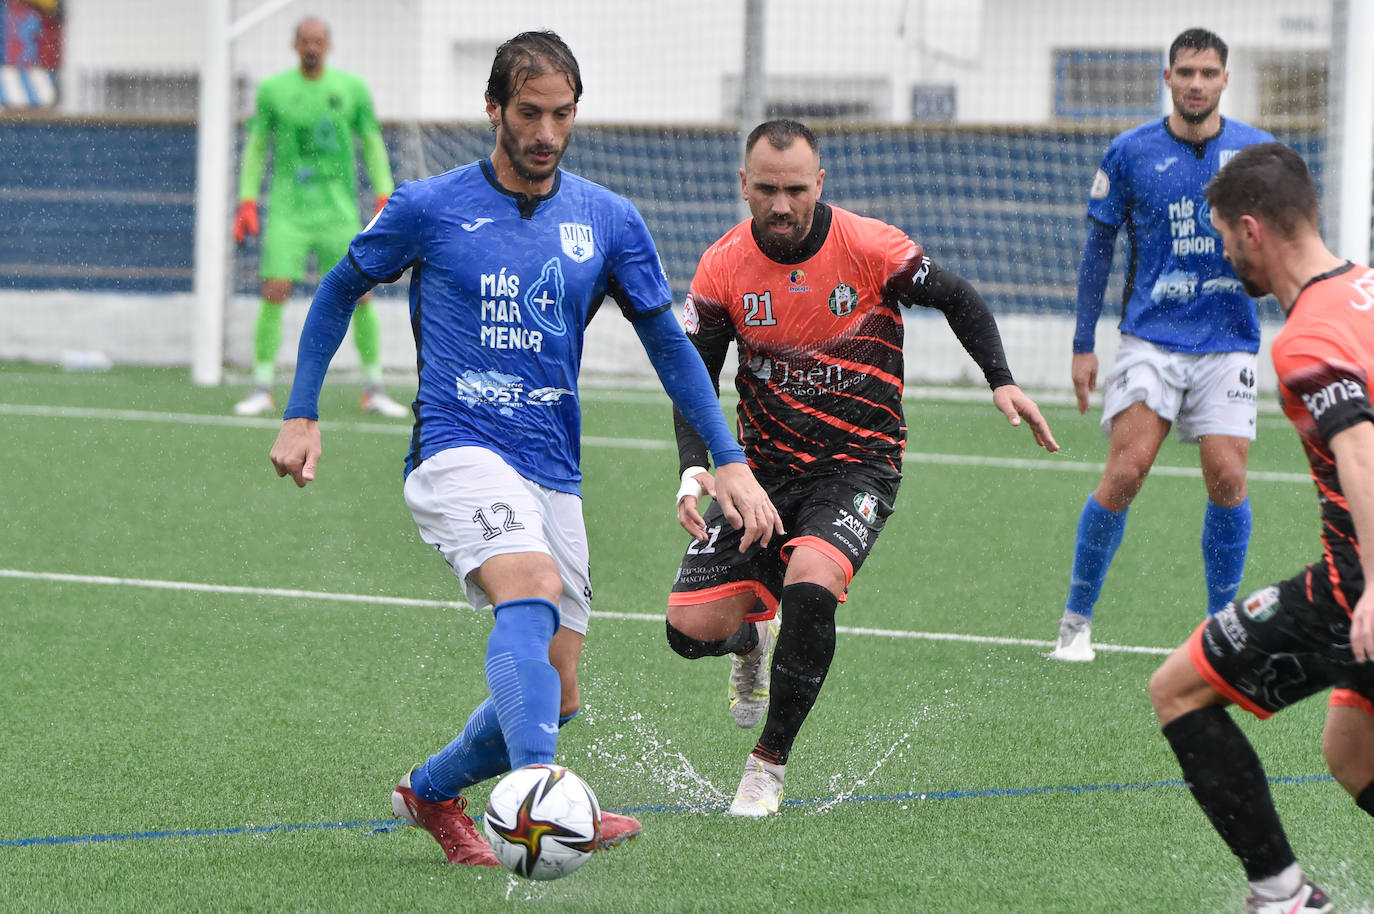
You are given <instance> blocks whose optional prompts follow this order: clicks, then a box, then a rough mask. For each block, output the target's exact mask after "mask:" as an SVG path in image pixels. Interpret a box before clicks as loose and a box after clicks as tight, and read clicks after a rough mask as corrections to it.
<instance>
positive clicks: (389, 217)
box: [348, 181, 428, 282]
mask: <svg viewBox="0 0 1374 914" xmlns="http://www.w3.org/2000/svg"><path fill="white" fill-rule="evenodd" d="M427 190H428V187H427V186H426V185H425V184H424V182H413V181H407V182H405V183H404V184H402V185H401V186H400V187H398V188H396V190H395V191H394V192H393V193H392V194H391V197H390V198H389V199H388V200H387V203H386V206H384V207H382V211H381V212H379V213H377V215H376V216H374V217H373V218H372V221H371V222H369V223H368V224H367V225H366V226H364V227H363V230H362V231H361V232H359V233H358V234H357V235H355V236H354V237H353V241H352V243H350V244H349V246H348V254H349V257H350V258H351V259H352V260H353V265H354V266H355V267H357V269H358V271H359V272H361V273H362V274H363V275H364V276H366V277H368V278H370V279H371V280H372V281H373V282H395V281H396V280H397V279H398V278H400V276H401V274H402V273H404V272H405V270H406V267H408V266H410V265H411V264H412V263H413V262H414V261H415V260H416V258H417V257H418V256H419V252H420V247H421V236H422V234H423V231H424V229H423V226H422V224H421V223H422V214H423V212H424V210H425V208H426V199H427V193H426V192H427Z"/></svg>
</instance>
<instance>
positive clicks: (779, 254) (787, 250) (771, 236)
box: [754, 219, 810, 258]
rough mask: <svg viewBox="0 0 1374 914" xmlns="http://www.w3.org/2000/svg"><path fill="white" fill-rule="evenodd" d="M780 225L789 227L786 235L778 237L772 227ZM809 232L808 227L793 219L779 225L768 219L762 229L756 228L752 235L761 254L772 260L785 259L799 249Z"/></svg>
mask: <svg viewBox="0 0 1374 914" xmlns="http://www.w3.org/2000/svg"><path fill="white" fill-rule="evenodd" d="M780 224H786V225H790V226H791V229H790V230H789V231H788V232H787V234H785V235H779V234H778V233H776V232H774V231H773V226H774V225H780ZM809 231H810V226H803V225H802V224H801V223H800V222H797V221H796V220H795V219H791V220H788V222H786V223H779V222H776V221H774V220H772V219H770V220H769V221H768V222H766V223H765V224H764V225H763V227H762V228H757V227H756V231H755V232H754V235H755V237H756V238H757V239H758V242H759V248H760V249H761V250H762V251H763V253H765V254H767V255H768V256H769V257H773V258H786V257H789V256H791V255H792V253H793V252H794V251H796V250H797V248H799V247H801V243H802V242H803V241H805V240H806V235H807V232H809Z"/></svg>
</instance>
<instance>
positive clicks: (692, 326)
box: [682, 292, 701, 333]
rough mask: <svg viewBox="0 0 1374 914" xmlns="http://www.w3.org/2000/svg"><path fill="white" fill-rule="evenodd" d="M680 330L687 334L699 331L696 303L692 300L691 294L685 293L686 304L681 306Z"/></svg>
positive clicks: (699, 317) (699, 323) (699, 319)
mask: <svg viewBox="0 0 1374 914" xmlns="http://www.w3.org/2000/svg"><path fill="white" fill-rule="evenodd" d="M682 329H683V330H686V331H687V332H688V333H696V332H697V331H698V330H700V329H701V316H700V315H699V314H697V303H696V302H695V301H693V300H692V293H691V292H688V293H687V302H686V303H685V304H684V305H683V306H682Z"/></svg>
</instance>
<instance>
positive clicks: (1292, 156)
mask: <svg viewBox="0 0 1374 914" xmlns="http://www.w3.org/2000/svg"><path fill="white" fill-rule="evenodd" d="M1207 205H1208V206H1210V207H1211V208H1212V212H1213V213H1215V214H1216V215H1218V216H1219V217H1221V218H1222V219H1223V220H1225V221H1226V223H1227V224H1228V225H1233V224H1235V223H1236V222H1237V221H1238V220H1239V219H1240V217H1241V216H1246V215H1249V216H1254V217H1255V218H1256V219H1259V220H1261V221H1263V222H1266V223H1268V224H1269V225H1271V226H1273V227H1274V228H1275V229H1277V230H1278V232H1279V234H1280V235H1282V236H1283V237H1285V238H1292V237H1293V236H1294V235H1295V234H1296V233H1297V230H1298V228H1299V227H1300V226H1302V225H1310V226H1316V225H1319V224H1320V222H1321V203H1320V201H1319V200H1318V198H1317V186H1316V184H1314V183H1313V181H1312V175H1311V173H1310V172H1309V171H1308V170H1307V163H1305V162H1304V161H1303V160H1302V156H1300V155H1298V154H1297V153H1296V152H1294V151H1293V150H1291V149H1289V148H1288V147H1287V146H1285V145H1283V144H1282V143H1258V144H1256V145H1254V146H1246V147H1245V148H1244V149H1242V150H1241V151H1240V152H1238V153H1236V154H1235V157H1234V158H1232V159H1231V161H1229V162H1227V163H1226V165H1225V166H1223V167H1222V169H1221V170H1220V171H1218V172H1217V173H1216V174H1215V175H1213V176H1212V180H1211V181H1209V182H1207Z"/></svg>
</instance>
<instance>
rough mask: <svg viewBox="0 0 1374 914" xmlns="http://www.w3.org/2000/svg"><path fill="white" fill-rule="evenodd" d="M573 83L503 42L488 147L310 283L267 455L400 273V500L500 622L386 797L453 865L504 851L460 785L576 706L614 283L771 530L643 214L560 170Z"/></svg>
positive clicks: (626, 831) (552, 740) (300, 466)
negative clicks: (405, 410)
mask: <svg viewBox="0 0 1374 914" xmlns="http://www.w3.org/2000/svg"><path fill="white" fill-rule="evenodd" d="M581 94H582V78H581V75H580V71H579V68H578V65H577V60H576V59H575V58H574V57H573V54H572V52H571V51H570V50H569V49H568V47H567V45H566V44H564V43H563V41H562V39H560V38H559V37H558V36H557V35H555V34H553V33H552V32H524V33H521V34H520V35H517V36H515V37H514V38H512V39H510V40H509V41H507V42H506V43H505V44H503V45H501V47H500V48H498V49H497V52H496V58H495V60H494V61H493V63H492V69H491V75H490V78H489V80H488V83H487V95H486V100H487V116H488V118H489V119H490V121H491V124H492V127H493V128H494V129H495V132H496V148H495V149H494V150H493V151H492V153H491V155H490V157H488V158H486V159H483V160H481V161H479V162H474V163H472V164H469V165H465V166H463V167H460V168H456V169H454V170H452V171H450V172H447V173H445V174H442V175H439V176H437V177H433V178H429V179H426V180H422V181H415V182H410V183H406V184H404V185H402V186H401V188H400V189H399V190H397V191H396V192H395V193H394V194H393V195H392V196H391V198H390V200H389V201H388V203H387V205H386V206H385V207H384V208H383V209H382V211H381V212H380V213H379V214H378V215H377V216H376V217H374V218H373V220H372V222H371V224H370V225H368V226H367V227H366V228H365V229H363V231H362V232H361V233H359V234H358V236H357V237H356V238H354V239H353V242H352V244H351V245H350V246H349V251H348V256H347V257H345V258H344V259H343V260H341V261H340V262H339V264H338V265H337V266H335V267H334V269H332V270H331V271H330V272H329V273H328V275H326V276H325V277H324V279H323V281H322V282H321V283H320V288H319V291H318V292H317V294H316V296H315V299H314V301H313V302H312V304H311V307H310V312H309V314H308V316H307V318H306V325H305V328H304V329H303V331H302V334H301V344H300V354H299V357H298V367H297V370H296V379H295V383H294V385H293V387H292V391H291V401H290V403H289V404H288V405H287V408H286V412H285V417H286V421H285V422H284V424H283V425H282V428H281V431H280V433H279V434H278V437H277V441H276V443H275V444H274V445H273V447H272V452H271V460H272V463H273V465H274V466H275V467H276V470H277V474H278V475H281V476H284V475H287V474H289V475H290V476H291V477H292V478H293V479H294V480H295V482H296V484H297V485H300V486H303V485H305V484H307V483H308V482H310V481H311V480H312V479H314V477H315V471H316V466H317V464H318V462H319V458H320V432H319V427H318V425H317V423H316V419H317V415H318V410H317V403H318V398H319V391H320V386H321V383H322V381H323V378H324V373H325V369H326V367H327V366H328V363H329V360H330V358H331V356H332V355H333V353H334V352H335V350H336V349H337V348H338V346H339V343H340V341H341V340H342V339H343V336H344V332H345V330H346V329H347V326H348V317H349V314H350V312H351V311H352V309H353V305H354V303H355V302H356V301H357V300H358V298H359V297H360V296H361V295H362V294H363V293H364V292H365V291H366V290H368V289H370V288H371V287H372V286H373V285H375V284H376V283H378V282H386V281H393V280H395V279H396V278H398V277H399V276H400V275H401V273H402V272H403V271H404V270H405V269H406V268H410V270H411V282H410V310H411V325H412V326H413V327H414V332H415V348H416V353H417V357H418V362H419V390H418V392H417V393H416V397H415V404H414V411H415V416H416V420H415V430H414V434H413V435H412V437H411V441H410V450H409V453H408V454H407V455H406V461H405V498H406V503H407V505H408V506H409V507H410V509H411V513H412V514H413V516H414V518H415V522H416V524H417V525H418V526H419V529H420V533H421V536H422V537H423V538H424V540H425V541H426V542H427V543H429V544H430V545H432V546H434V547H435V548H436V549H437V550H438V551H439V552H440V553H441V554H442V555H443V557H444V559H445V560H446V561H447V562H448V564H449V567H450V568H451V569H452V570H453V573H454V575H455V576H456V577H457V578H458V580H459V581H460V582H461V583H462V586H463V588H464V590H465V593H466V595H467V598H468V600H469V602H471V603H472V605H473V606H474V607H476V608H479V609H485V608H491V610H492V612H493V615H494V617H495V621H494V624H493V627H492V631H491V635H490V637H489V639H488V641H487V647H486V657H485V665H484V669H485V678H486V684H487V686H488V689H489V691H490V695H489V696H488V697H487V699H486V700H485V701H483V702H482V703H481V704H480V705H478V707H477V708H476V710H474V711H473V712H472V713H471V715H470V716H469V717H468V720H467V724H466V726H465V727H463V729H462V731H461V732H460V733H459V734H458V736H457V737H456V738H455V739H454V740H453V741H452V742H451V743H450V744H449V745H448V746H446V747H445V748H443V749H440V750H439V751H438V752H436V753H435V754H434V755H432V756H431V757H430V758H429V760H428V761H426V762H425V763H424V764H422V765H420V766H418V767H416V768H415V769H413V770H412V771H411V772H409V773H408V774H406V775H405V777H404V778H402V779H401V782H400V783H399V784H398V785H397V786H396V789H395V791H394V793H393V795H392V808H393V810H394V811H395V813H396V815H397V816H399V817H400V818H402V819H404V820H406V821H407V822H409V823H410V824H411V825H413V826H415V827H417V828H423V829H425V830H426V831H428V832H429V833H430V834H432V835H433V836H434V838H435V839H436V840H437V841H438V842H439V845H440V846H441V847H442V848H443V849H444V853H445V855H446V856H447V857H448V859H449V860H450V861H452V862H454V863H461V864H471V865H485V866H495V865H498V861H497V860H496V857H495V855H494V854H493V853H492V851H491V848H490V847H489V846H488V845H487V843H486V841H485V840H484V839H483V838H482V836H481V835H480V834H478V832H477V831H476V829H475V828H474V827H473V822H472V819H471V818H470V817H469V816H468V815H467V814H466V812H465V811H464V809H465V806H466V801H465V800H464V798H463V796H462V792H463V790H465V789H466V788H467V787H469V786H471V785H473V784H476V783H478V782H479V781H483V780H485V779H487V778H491V777H494V776H496V775H499V774H502V773H504V772H506V771H508V770H510V769H512V768H519V767H522V766H524V765H530V764H536V763H547V762H551V761H553V758H554V750H555V748H556V746H557V734H558V729H559V727H561V726H562V725H563V724H566V723H567V722H568V721H569V720H571V719H572V717H573V716H574V715H575V714H576V713H577V711H578V708H579V707H580V704H581V698H580V695H579V691H578V684H577V661H578V657H579V656H580V654H581V650H582V644H583V639H584V638H585V635H586V631H587V621H588V617H589V615H590V603H591V597H592V588H591V581H590V572H589V566H588V557H587V538H586V532H585V528H584V526H583V520H582V501H581V494H580V483H581V472H580V470H579V456H580V437H581V413H580V409H579V404H578V396H577V383H578V370H579V366H580V362H581V357H582V340H583V331H584V329H585V327H586V325H587V322H588V321H589V320H590V319H591V317H592V315H593V314H594V313H595V311H596V310H597V308H598V306H599V305H600V304H601V302H602V300H603V299H604V298H605V297H606V296H609V297H611V298H613V299H614V300H615V302H616V303H617V304H618V305H619V307H620V310H621V312H622V313H623V314H624V315H625V316H626V317H627V318H628V319H629V320H630V321H631V322H632V323H633V324H634V328H635V331H636V332H637V334H638V335H639V338H640V340H641V341H642V342H643V344H644V348H645V350H646V351H647V352H648V354H649V356H650V359H651V360H652V362H653V364H654V367H655V369H656V370H657V372H658V374H659V378H660V380H661V381H662V383H663V386H664V388H665V389H666V390H667V391H668V393H669V395H670V396H671V398H672V400H673V403H674V405H675V406H677V408H678V409H680V410H681V411H682V412H683V413H684V414H685V415H687V416H688V417H689V418H690V419H691V421H692V422H693V424H694V425H695V426H696V427H697V428H698V429H699V430H700V432H701V434H702V435H703V436H704V437H705V438H706V439H707V441H708V442H709V446H710V449H711V452H712V454H713V456H714V457H715V459H716V460H717V461H719V462H720V464H721V468H720V469H721V472H720V474H719V475H718V476H717V477H716V487H717V488H716V496H717V498H719V499H721V500H722V502H723V504H724V505H725V506H726V511H727V516H728V518H729V520H730V523H732V524H734V525H735V526H736V527H737V528H743V529H744V531H745V535H744V543H743V545H742V546H741V548H745V547H747V546H749V545H752V543H754V542H762V543H767V542H768V541H769V540H770V539H771V537H772V535H773V533H774V532H779V533H780V532H782V525H781V523H780V521H779V520H778V516H777V512H776V510H775V509H774V508H773V505H772V503H771V502H770V501H769V499H768V497H767V495H766V494H765V493H764V492H763V490H762V489H761V488H760V487H759V485H758V483H757V482H756V481H755V480H754V477H753V474H752V473H751V472H750V470H749V468H748V466H747V464H746V463H745V462H744V453H743V451H742V450H741V449H740V447H739V446H738V445H737V444H736V443H735V440H734V437H733V435H732V434H731V431H730V429H729V426H728V425H727V424H726V422H725V417H724V415H723V414H722V412H721V410H720V407H719V405H718V403H717V400H716V397H715V392H714V390H713V387H712V384H711V379H710V378H709V376H708V375H707V373H706V369H705V367H704V366H703V364H702V362H701V359H700V357H699V356H697V354H696V351H695V349H693V348H692V346H691V344H690V343H689V342H688V341H687V337H686V335H685V334H684V333H683V331H682V329H681V327H680V326H679V325H678V323H677V319H676V317H675V316H674V314H673V311H672V307H671V304H672V295H671V292H670V291H669V288H668V281H667V278H666V277H665V276H664V274H663V268H662V266H661V265H660V263H659V258H658V253H657V251H656V250H655V248H654V244H653V241H652V239H651V238H650V237H649V233H648V230H647V229H646V227H645V225H644V222H643V220H642V219H641V218H640V215H639V213H638V212H637V211H636V210H635V208H634V206H633V205H632V204H631V203H630V202H629V201H628V200H626V199H624V198H623V197H620V196H617V195H615V194H613V193H611V192H610V191H608V190H606V189H605V188H603V187H600V186H598V185H595V184H592V183H591V182H590V181H586V180H584V179H582V178H579V177H577V176H576V175H573V174H570V173H568V172H565V171H563V170H561V169H560V168H559V162H560V161H561V160H562V157H563V153H564V151H565V150H566V148H567V145H568V141H569V138H570V136H571V133H572V127H573V119H574V116H575V115H576V112H577V101H578V99H579V98H580V97H581ZM639 831H640V824H639V823H638V822H637V821H635V820H634V819H632V818H630V817H629V816H622V815H616V814H613V813H604V814H603V818H602V830H601V835H600V843H601V845H602V846H606V845H612V844H616V843H618V842H621V841H624V840H627V839H629V838H633V837H634V836H635V835H637V834H638V833H639Z"/></svg>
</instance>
